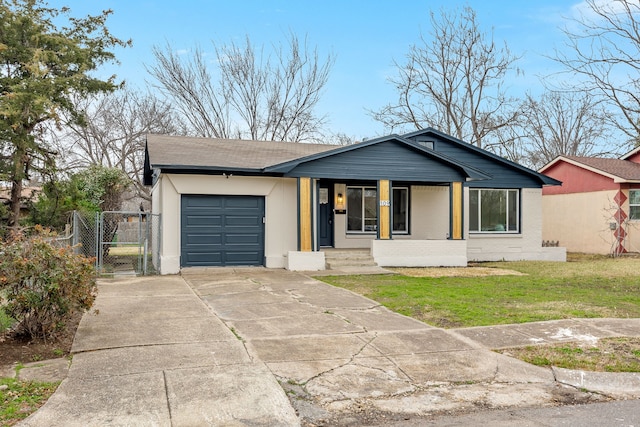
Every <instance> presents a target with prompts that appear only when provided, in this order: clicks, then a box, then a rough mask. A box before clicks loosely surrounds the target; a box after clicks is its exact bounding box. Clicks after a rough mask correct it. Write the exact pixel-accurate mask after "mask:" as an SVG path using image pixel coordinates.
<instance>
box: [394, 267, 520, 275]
mask: <svg viewBox="0 0 640 427" xmlns="http://www.w3.org/2000/svg"><path fill="white" fill-rule="evenodd" d="M388 270H391V271H393V272H394V273H398V274H402V275H404V276H409V277H485V276H526V274H525V273H520V272H519V271H515V270H507V269H504V268H492V267H429V268H406V267H402V268H400V267H398V268H388Z"/></svg>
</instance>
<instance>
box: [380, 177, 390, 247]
mask: <svg viewBox="0 0 640 427" xmlns="http://www.w3.org/2000/svg"><path fill="white" fill-rule="evenodd" d="M378 201H379V203H378V239H380V240H389V239H391V181H389V180H388V179H381V180H379V181H378Z"/></svg>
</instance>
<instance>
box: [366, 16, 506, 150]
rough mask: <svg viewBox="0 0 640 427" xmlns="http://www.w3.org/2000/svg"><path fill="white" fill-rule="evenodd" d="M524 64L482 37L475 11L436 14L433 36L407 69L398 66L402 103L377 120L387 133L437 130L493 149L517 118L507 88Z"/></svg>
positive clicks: (413, 55)
mask: <svg viewBox="0 0 640 427" xmlns="http://www.w3.org/2000/svg"><path fill="white" fill-rule="evenodd" d="M518 59H519V58H518V57H517V56H515V55H513V54H512V53H511V51H510V50H509V48H508V47H507V46H506V44H505V45H504V46H503V47H499V46H497V45H496V43H495V42H494V40H493V35H492V34H486V33H484V32H482V31H481V30H480V28H479V26H478V23H477V21H476V13H475V11H474V10H473V9H472V8H470V7H465V8H464V9H463V10H462V12H459V11H458V10H456V11H455V12H452V13H447V12H446V11H445V10H443V11H442V12H441V14H440V15H436V14H434V13H433V12H431V31H430V32H429V34H428V35H427V36H424V35H421V44H417V45H413V46H412V47H411V49H410V52H409V54H408V55H407V62H406V63H405V64H398V63H397V62H396V63H395V65H396V67H397V68H398V73H399V74H398V76H397V77H395V78H392V79H390V82H391V83H392V84H393V85H395V87H396V89H397V91H398V95H399V97H398V102H397V103H395V104H389V105H387V106H386V107H384V108H383V109H382V110H380V111H378V112H374V114H373V117H374V118H375V119H376V120H378V121H380V122H382V123H383V124H385V125H386V126H387V127H388V128H390V129H394V128H398V127H400V128H402V127H407V126H411V127H413V128H416V129H422V128H424V127H428V126H431V127H434V128H437V129H440V130H442V131H443V132H446V133H449V134H450V135H453V136H455V137H457V138H459V139H462V140H465V141H468V142H470V143H472V144H476V145H477V146H478V147H483V146H485V147H490V146H491V143H489V142H488V141H486V140H488V139H490V136H491V134H492V132H495V131H496V130H497V129H500V128H502V127H505V126H509V125H510V124H511V123H513V122H514V120H515V119H516V117H517V114H516V111H515V108H513V104H514V103H515V101H514V100H513V99H511V98H509V97H508V96H507V95H506V93H505V90H504V88H503V86H502V82H503V81H504V80H505V78H506V76H507V75H508V73H510V72H512V71H516V72H517V70H516V69H515V62H516V61H517V60H518Z"/></svg>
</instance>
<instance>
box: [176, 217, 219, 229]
mask: <svg viewBox="0 0 640 427" xmlns="http://www.w3.org/2000/svg"><path fill="white" fill-rule="evenodd" d="M185 225H186V226H187V227H198V226H207V227H212V226H214V227H222V217H221V216H220V215H188V216H187V218H186V224H185Z"/></svg>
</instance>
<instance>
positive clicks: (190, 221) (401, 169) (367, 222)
mask: <svg viewBox="0 0 640 427" xmlns="http://www.w3.org/2000/svg"><path fill="white" fill-rule="evenodd" d="M144 179H145V184H146V185H150V186H152V211H153V213H156V214H160V215H161V230H162V237H161V244H160V248H161V249H160V253H159V254H158V257H157V259H156V260H155V261H154V262H156V263H157V264H158V265H159V266H160V271H161V273H163V274H172V273H177V272H178V271H180V269H181V268H184V267H190V266H239V265H259V266H266V267H269V268H287V269H291V270H320V269H324V268H325V254H324V252H323V250H324V249H325V248H366V249H369V250H370V251H371V255H372V256H373V259H374V261H375V262H376V263H377V264H378V265H380V266H466V265H467V262H468V261H470V260H478V261H489V260H523V259H526V260H559V261H562V260H565V259H566V252H565V251H564V248H545V247H542V210H541V202H542V188H543V186H547V185H559V184H560V182H559V181H558V180H555V179H553V178H549V177H547V176H545V175H544V174H541V173H538V172H536V171H533V170H530V169H527V168H525V167H523V166H521V165H518V164H516V163H513V162H510V161H508V160H506V159H503V158H501V157H499V156H497V155H495V154H492V153H489V152H487V151H485V150H482V149H480V148H478V147H476V146H473V145H471V144H468V143H466V142H463V141H460V140H458V139H456V138H453V137H451V136H449V135H446V134H443V133H441V132H439V131H437V130H434V129H431V128H429V129H424V130H420V131H416V132H412V133H409V134H406V135H402V136H399V135H389V136H385V137H381V138H377V139H373V140H367V141H364V142H360V143H357V144H353V145H348V146H332V145H322V144H306V143H288V142H269V141H246V140H223V139H205V138H191V137H178V136H165V135H148V136H147V143H146V151H145V171H144Z"/></svg>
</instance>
